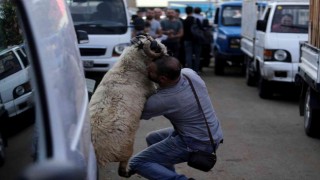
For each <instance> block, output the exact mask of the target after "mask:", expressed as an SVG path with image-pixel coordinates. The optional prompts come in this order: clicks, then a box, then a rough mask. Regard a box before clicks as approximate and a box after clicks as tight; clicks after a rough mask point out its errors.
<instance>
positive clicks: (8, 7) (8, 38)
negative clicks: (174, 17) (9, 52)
mask: <svg viewBox="0 0 320 180" xmlns="http://www.w3.org/2000/svg"><path fill="white" fill-rule="evenodd" d="M20 32H21V31H20V28H19V24H18V18H17V14H16V8H15V6H14V4H13V3H12V2H11V1H10V0H4V1H3V2H2V4H1V6H0V34H1V36H0V49H2V48H5V47H7V46H11V45H17V44H21V43H22V35H21V33H20Z"/></svg>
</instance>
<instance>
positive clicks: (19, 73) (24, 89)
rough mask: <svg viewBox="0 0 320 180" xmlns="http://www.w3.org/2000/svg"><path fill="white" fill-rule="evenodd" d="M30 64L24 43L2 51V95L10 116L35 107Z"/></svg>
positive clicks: (0, 61) (0, 67)
mask: <svg viewBox="0 0 320 180" xmlns="http://www.w3.org/2000/svg"><path fill="white" fill-rule="evenodd" d="M29 71H30V64H29V61H28V59H27V56H26V53H25V51H24V48H23V46H22V45H20V46H13V47H10V48H8V49H5V50H3V51H1V52H0V97H1V99H2V103H3V104H4V107H5V109H6V110H7V112H8V115H9V117H12V116H15V115H18V114H20V113H22V112H24V111H26V110H28V109H30V108H32V107H33V104H34V102H33V90H32V87H31V84H30V73H29Z"/></svg>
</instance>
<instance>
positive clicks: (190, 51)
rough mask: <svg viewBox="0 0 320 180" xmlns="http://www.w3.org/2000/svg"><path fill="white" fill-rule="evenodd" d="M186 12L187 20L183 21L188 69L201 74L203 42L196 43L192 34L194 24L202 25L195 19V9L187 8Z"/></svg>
mask: <svg viewBox="0 0 320 180" xmlns="http://www.w3.org/2000/svg"><path fill="white" fill-rule="evenodd" d="M185 11H186V13H187V18H186V19H185V20H184V21H183V29H184V49H185V58H186V60H185V61H186V67H187V68H190V69H193V70H194V71H195V72H197V73H200V55H201V42H198V41H196V40H195V38H194V37H193V35H192V33H191V26H192V25H193V24H194V23H199V24H200V20H197V19H196V18H195V17H194V15H193V7H191V6H187V7H186V9H185ZM193 55H194V58H193Z"/></svg>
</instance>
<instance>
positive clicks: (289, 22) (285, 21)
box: [281, 16, 292, 26]
mask: <svg viewBox="0 0 320 180" xmlns="http://www.w3.org/2000/svg"><path fill="white" fill-rule="evenodd" d="M281 23H282V24H283V25H287V26H290V25H292V18H291V17H290V16H284V17H283V18H282V19H281Z"/></svg>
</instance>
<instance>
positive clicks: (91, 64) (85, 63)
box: [83, 60, 93, 68]
mask: <svg viewBox="0 0 320 180" xmlns="http://www.w3.org/2000/svg"><path fill="white" fill-rule="evenodd" d="M83 67H85V68H92V67H93V61H88V60H85V61H83Z"/></svg>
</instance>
